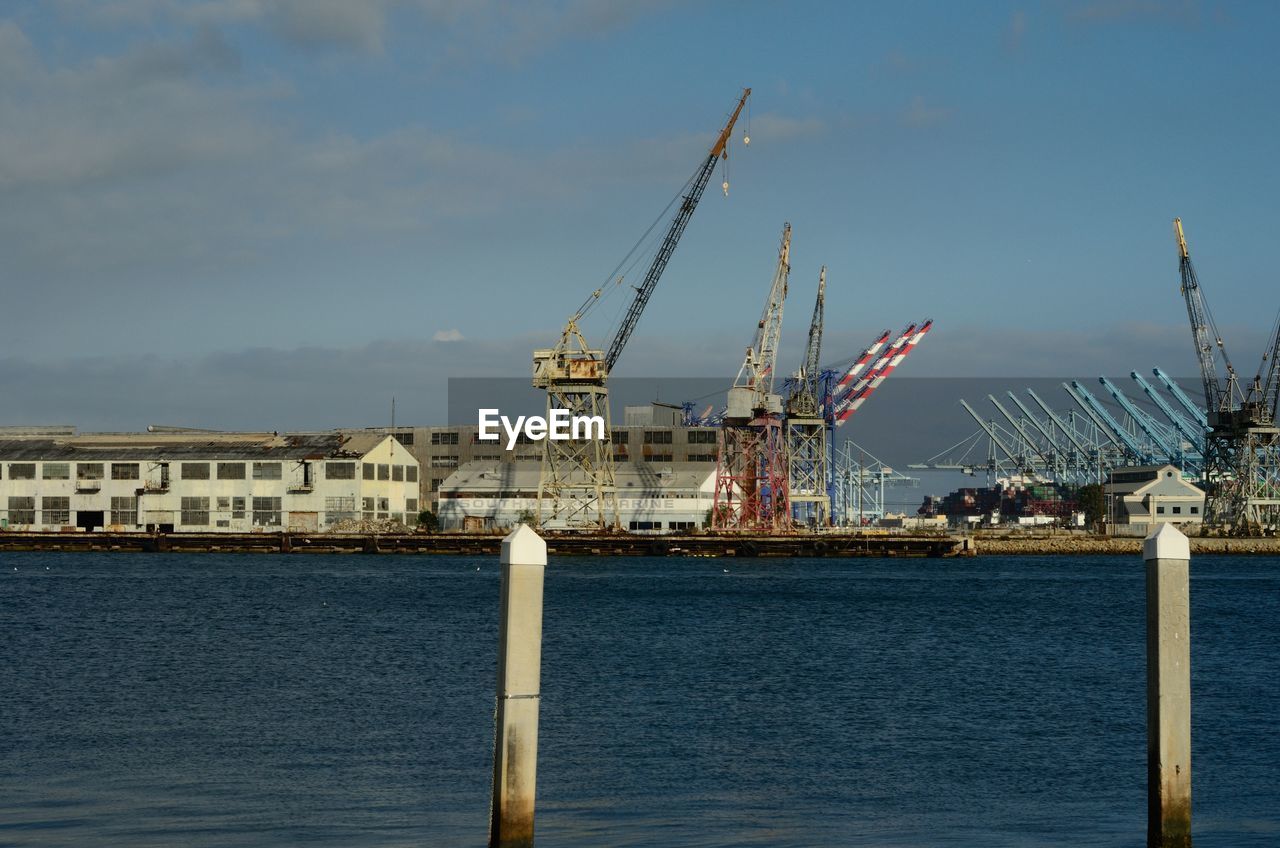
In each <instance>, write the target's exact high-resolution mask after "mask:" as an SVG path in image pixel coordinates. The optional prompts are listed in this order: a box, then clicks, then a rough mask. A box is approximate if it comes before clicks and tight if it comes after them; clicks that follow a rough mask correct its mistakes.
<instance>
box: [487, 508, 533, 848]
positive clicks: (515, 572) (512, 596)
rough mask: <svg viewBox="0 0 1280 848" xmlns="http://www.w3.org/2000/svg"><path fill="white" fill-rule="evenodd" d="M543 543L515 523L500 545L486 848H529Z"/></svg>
mask: <svg viewBox="0 0 1280 848" xmlns="http://www.w3.org/2000/svg"><path fill="white" fill-rule="evenodd" d="M546 565H547V543H546V542H544V541H543V540H542V537H540V536H539V535H538V534H537V533H535V532H533V531H532V530H531V529H529V528H528V527H526V526H525V525H523V524H521V525H520V526H519V527H517V528H516V529H515V530H514V531H512V533H511V534H510V535H508V536H507V537H506V538H505V539H503V540H502V595H501V598H502V599H501V602H500V606H501V611H502V612H501V615H502V619H501V622H500V623H499V625H498V708H497V712H496V714H495V717H494V736H493V800H492V805H491V810H490V821H489V848H529V846H532V845H533V801H534V793H535V789H536V777H537V767H538V699H539V688H538V687H539V682H540V672H541V664H542V577H543V573H544V572H545V571H546Z"/></svg>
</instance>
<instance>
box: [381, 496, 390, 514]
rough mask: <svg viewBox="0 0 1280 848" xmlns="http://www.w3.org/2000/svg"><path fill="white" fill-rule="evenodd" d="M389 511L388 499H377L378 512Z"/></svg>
mask: <svg viewBox="0 0 1280 848" xmlns="http://www.w3.org/2000/svg"><path fill="white" fill-rule="evenodd" d="M389 509H391V499H390V498H378V512H386V511H387V510H389Z"/></svg>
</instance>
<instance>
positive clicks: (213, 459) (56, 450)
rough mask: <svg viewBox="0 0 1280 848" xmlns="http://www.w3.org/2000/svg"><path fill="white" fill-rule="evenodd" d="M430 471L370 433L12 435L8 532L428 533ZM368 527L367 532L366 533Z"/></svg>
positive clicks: (2, 449)
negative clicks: (381, 529)
mask: <svg viewBox="0 0 1280 848" xmlns="http://www.w3.org/2000/svg"><path fill="white" fill-rule="evenodd" d="M419 476H420V475H419V466H418V461H417V460H416V459H415V458H414V457H413V456H412V455H411V454H410V453H409V452H408V451H407V450H406V449H405V448H404V447H403V446H402V445H400V443H399V442H397V441H396V440H395V439H393V438H392V437H390V436H388V435H383V434H377V433H366V434H361V435H354V436H353V435H344V434H341V433H318V434H317V433H302V434H276V433H211V432H200V431H165V432H148V433H119V434H114V433H107V434H84V435H75V434H74V433H73V432H72V433H66V432H60V433H44V434H41V433H38V432H28V433H17V432H14V431H8V432H3V433H0V527H4V528H5V529H9V530H37V531H63V530H70V531H74V530H76V529H79V530H84V531H92V530H97V529H106V530H111V531H116V532H130V531H145V532H157V531H158V532H173V531H177V532H220V531H221V532H229V533H236V532H239V533H245V532H274V531H286V530H288V531H301V532H314V531H324V530H339V529H346V528H350V529H355V528H358V527H359V526H360V525H361V524H362V523H367V522H397V523H401V524H405V525H412V524H416V523H417V515H418V510H419V504H420V499H419V494H418V488H419ZM366 526H367V525H366Z"/></svg>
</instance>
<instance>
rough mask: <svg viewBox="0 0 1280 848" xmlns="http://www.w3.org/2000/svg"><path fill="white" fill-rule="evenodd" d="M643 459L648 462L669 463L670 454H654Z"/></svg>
mask: <svg viewBox="0 0 1280 848" xmlns="http://www.w3.org/2000/svg"><path fill="white" fill-rule="evenodd" d="M645 459H646V460H648V461H649V462H670V461H671V454H669V453H655V454H652V455H650V456H647V457H645Z"/></svg>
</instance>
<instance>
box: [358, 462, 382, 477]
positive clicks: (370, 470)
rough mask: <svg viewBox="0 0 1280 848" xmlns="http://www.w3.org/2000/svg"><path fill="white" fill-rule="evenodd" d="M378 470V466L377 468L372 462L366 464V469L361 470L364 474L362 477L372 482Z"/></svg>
mask: <svg viewBox="0 0 1280 848" xmlns="http://www.w3.org/2000/svg"><path fill="white" fill-rule="evenodd" d="M377 470H378V469H377V466H375V465H374V464H373V463H372V462H366V463H365V464H364V467H363V468H362V469H361V471H362V472H363V474H362V475H361V476H362V477H364V479H365V480H372V479H373V478H374V473H375V472H376V471H377Z"/></svg>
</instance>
